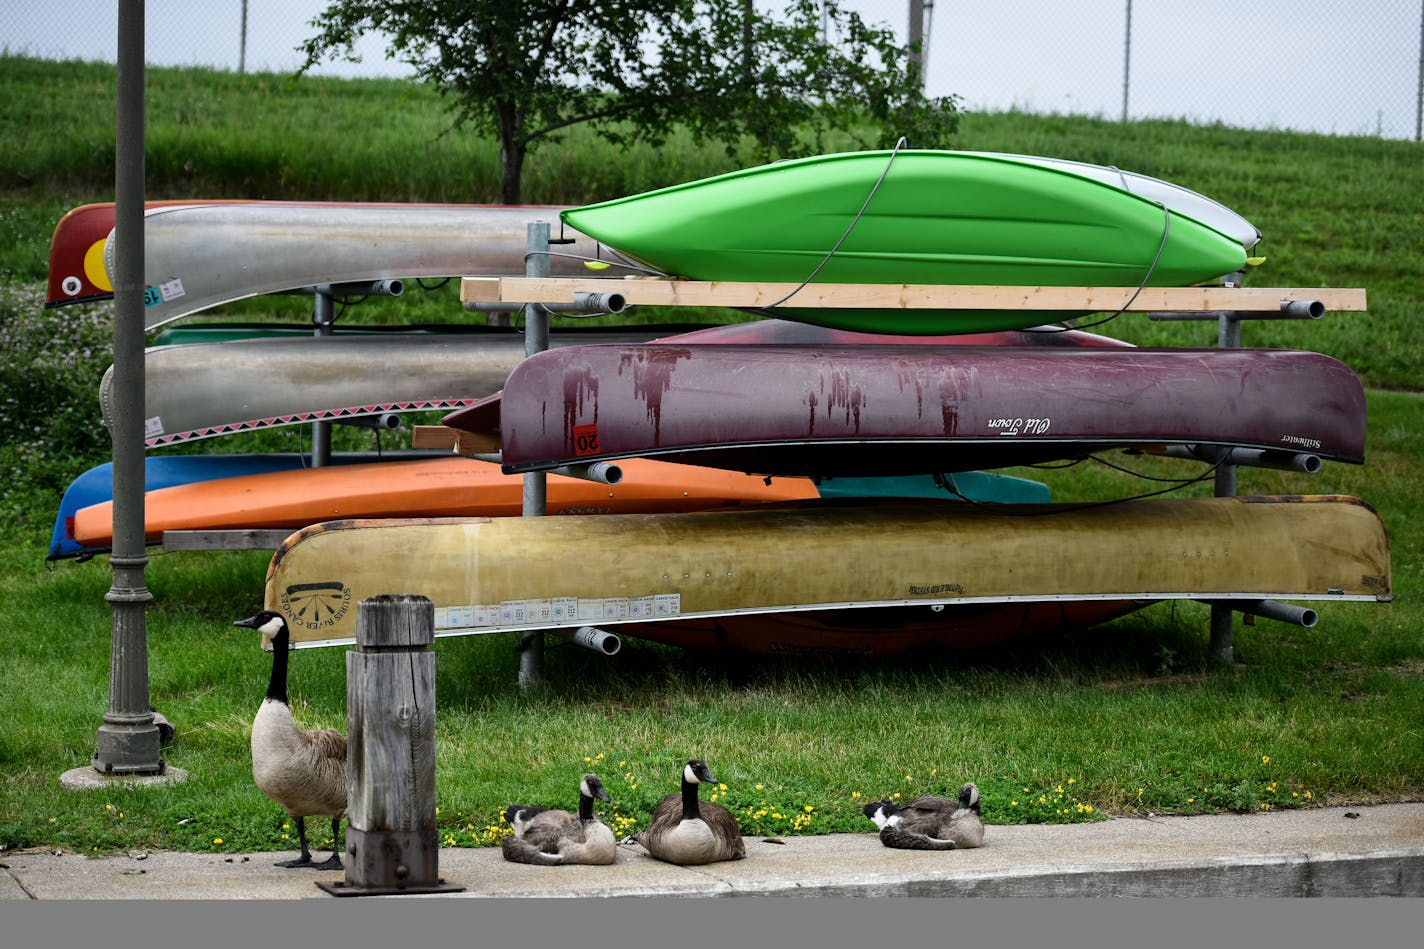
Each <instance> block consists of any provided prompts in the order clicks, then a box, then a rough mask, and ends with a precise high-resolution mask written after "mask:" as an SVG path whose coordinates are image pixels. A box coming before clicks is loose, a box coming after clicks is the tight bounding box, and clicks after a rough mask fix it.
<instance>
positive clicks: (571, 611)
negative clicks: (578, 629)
mask: <svg viewBox="0 0 1424 949" xmlns="http://www.w3.org/2000/svg"><path fill="white" fill-rule="evenodd" d="M549 618H550V619H552V620H576V619H578V600H577V599H575V598H574V597H571V596H556V597H554V598H553V600H551V601H550V610H549Z"/></svg>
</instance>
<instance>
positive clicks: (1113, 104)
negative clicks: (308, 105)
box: [0, 0, 1424, 141]
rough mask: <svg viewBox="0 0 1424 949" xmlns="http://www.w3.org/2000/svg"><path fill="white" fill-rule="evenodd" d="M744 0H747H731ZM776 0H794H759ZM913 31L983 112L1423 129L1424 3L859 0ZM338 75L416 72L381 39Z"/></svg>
mask: <svg viewBox="0 0 1424 949" xmlns="http://www.w3.org/2000/svg"><path fill="white" fill-rule="evenodd" d="M729 2H730V0H729ZM755 2H756V4H757V6H758V8H759V9H763V10H770V9H775V8H776V6H777V5H778V0H755ZM842 3H843V5H844V6H845V7H847V8H848V9H851V10H854V11H856V12H858V13H860V14H861V15H862V16H863V17H865V18H866V19H867V20H869V21H872V22H877V23H881V24H884V25H886V26H889V27H891V28H893V29H894V30H895V32H896V35H897V36H899V37H900V38H901V39H902V40H903V39H905V38H906V37H908V36H910V35H911V32H912V29H913V27H912V23H913V22H918V23H919V24H920V29H919V32H920V33H921V34H922V35H923V36H924V37H925V43H924V50H925V63H926V73H925V75H926V87H925V88H926V92H927V93H929V94H930V95H934V96H944V95H956V96H958V97H960V99H961V100H962V105H963V107H964V108H965V109H967V110H970V111H1003V110H1009V109H1017V110H1020V111H1025V112H1034V113H1045V114H1054V113H1057V114H1066V115H1091V116H1099V117H1104V118H1109V119H1124V118H1125V119H1142V118H1170V119H1186V120H1188V121H1190V122H1194V123H1221V124H1223V125H1229V126H1235V127H1241V128H1254V129H1291V130H1296V131H1307V132H1319V133H1324V134H1333V135H1369V136H1379V137H1384V138H1398V139H1413V140H1416V141H1418V140H1419V139H1420V132H1421V128H1420V103H1421V101H1424V92H1421V90H1424V85H1421V84H1422V83H1424V0H1367V2H1365V3H1361V4H1342V3H1336V2H1328V0H1255V2H1254V3H1241V2H1239V0H1195V2H1192V3H1182V2H1180V0H1178V2H1168V0H1072V2H1069V0H992V2H989V0H975V2H963V0H961V2H954V3H951V2H949V0H938V2H935V0H842ZM324 7H325V2H324V0H205V2H204V3H202V4H197V3H193V2H191V0H148V2H147V4H146V19H147V37H146V45H147V51H148V61H149V62H150V63H151V64H153V65H157V66H191V65H201V66H211V67H216V68H220V69H232V70H235V71H247V72H279V73H281V72H291V71H292V70H295V69H296V68H297V67H298V66H299V65H300V63H301V55H300V54H299V53H298V52H297V49H296V47H297V45H298V44H299V43H300V42H301V41H302V40H304V39H306V38H307V37H308V36H310V35H311V34H312V33H313V32H314V30H313V28H312V27H311V25H310V23H311V20H312V18H313V17H315V16H316V15H317V14H318V13H319V12H320V11H321V10H322V9H323V8H324ZM116 8H117V5H116V4H115V3H114V2H113V0H0V13H3V14H4V15H3V16H0V48H3V49H5V50H8V51H9V52H11V53H16V54H24V55H31V56H40V57H46V58H57V59H69V58H79V59H95V60H108V61H112V60H113V59H114V58H115V54H114V29H115V23H116V18H117V14H116ZM359 51H360V52H361V53H362V55H363V61H362V62H361V63H359V64H349V63H332V64H324V65H323V66H321V67H320V68H318V69H317V70H316V71H317V72H318V73H321V74H323V75H334V76H407V75H409V74H410V70H409V68H408V67H406V66H404V65H403V64H400V63H396V62H391V61H388V60H387V59H386V57H385V45H384V43H383V42H382V41H381V39H380V38H379V37H368V38H367V39H366V40H365V41H364V42H363V43H362V44H361V45H360V46H359Z"/></svg>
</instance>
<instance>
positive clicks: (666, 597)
mask: <svg viewBox="0 0 1424 949" xmlns="http://www.w3.org/2000/svg"><path fill="white" fill-rule="evenodd" d="M654 599H656V601H657V613H658V615H659V616H676V615H677V614H679V613H681V612H682V594H681V593H659V594H658V595H657V596H656V597H655V598H654Z"/></svg>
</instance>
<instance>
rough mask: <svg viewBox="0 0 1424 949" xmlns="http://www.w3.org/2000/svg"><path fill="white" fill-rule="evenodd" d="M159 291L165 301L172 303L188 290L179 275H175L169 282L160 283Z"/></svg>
mask: <svg viewBox="0 0 1424 949" xmlns="http://www.w3.org/2000/svg"><path fill="white" fill-rule="evenodd" d="M158 293H159V295H160V296H162V297H163V302H164V303H170V302H172V301H174V300H176V299H178V298H179V297H181V296H184V295H185V294H186V293H187V291H186V290H184V289H183V281H182V280H179V279H178V278H177V277H174V278H173V279H172V280H170V281H168V282H167V283H160V284H159V285H158Z"/></svg>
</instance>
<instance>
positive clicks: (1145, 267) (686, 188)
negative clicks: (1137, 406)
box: [560, 150, 1246, 335]
mask: <svg viewBox="0 0 1424 949" xmlns="http://www.w3.org/2000/svg"><path fill="white" fill-rule="evenodd" d="M560 217H561V218H562V219H563V221H564V222H565V223H566V224H567V225H568V226H569V227H572V228H575V229H577V230H578V231H580V232H582V233H584V234H586V235H588V236H589V237H592V238H594V239H595V240H597V241H599V242H600V243H602V244H604V245H606V246H607V247H609V248H611V249H612V250H614V251H616V252H617V253H620V254H622V255H624V256H625V257H627V258H630V259H632V260H633V261H636V262H638V263H639V264H642V265H643V266H646V267H648V268H651V269H653V270H656V271H659V272H661V273H663V274H667V275H670V276H679V277H687V278H689V279H693V280H717V281H737V282H773V283H793V284H799V283H801V282H803V281H807V282H812V283H872V284H875V283H878V284H900V283H905V284H940V285H995V286H1059V287H1076V286H1082V287H1136V286H1140V285H1145V286H1152V287H1180V286H1193V285H1196V284H1203V283H1220V282H1221V281H1222V278H1223V277H1225V276H1226V275H1229V274H1233V273H1235V272H1237V271H1240V270H1242V269H1243V268H1244V267H1245V265H1246V250H1245V248H1244V247H1243V246H1242V243H1241V242H1240V241H1239V240H1236V239H1233V238H1232V237H1230V236H1228V235H1226V234H1224V233H1222V232H1221V231H1219V230H1217V229H1215V228H1213V227H1211V226H1209V225H1207V224H1204V223H1202V222H1201V221H1200V220H1197V219H1196V218H1194V217H1191V216H1189V215H1188V214H1186V213H1183V212H1182V211H1181V210H1178V209H1175V208H1172V207H1170V206H1168V205H1165V204H1163V203H1159V202H1158V201H1155V200H1152V199H1149V198H1147V197H1144V196H1142V195H1139V194H1134V193H1132V192H1130V191H1127V190H1125V189H1123V188H1120V187H1117V186H1115V185H1113V184H1110V183H1108V182H1105V181H1102V180H1097V179H1095V178H1092V177H1088V176H1085V175H1081V174H1075V173H1073V172H1071V171H1068V170H1065V169H1063V168H1060V167H1054V166H1052V165H1049V164H1042V163H1033V162H1027V161H1023V160H1016V159H1015V158H1014V157H1010V156H1001V155H994V154H986V153H972V152H953V151H930V150H900V151H897V152H891V151H870V152H847V153H842V154H833V155H821V156H817V157H813V158H804V159H797V160H794V161H784V162H776V163H773V164H770V165H761V166H758V167H755V168H749V169H744V170H742V171H736V172H732V173H729V174H725V175H718V176H716V177H713V178H706V179H702V180H700V181H692V182H687V183H685V184H681V185H675V186H673V187H669V188H663V189H660V190H657V191H650V192H646V193H643V194H637V195H632V196H629V197H625V198H619V199H616V200H612V201H606V202H603V203H600V204H593V205H588V206H585V207H580V208H572V209H568V210H565V211H562V212H560ZM771 312H774V313H775V315H777V316H780V317H782V318H784V319H790V320H796V321H800V322H806V323H815V324H819V325H822V326H830V327H835V328H839V329H849V330H856V331H863V332H879V333H896V334H913V335H927V334H938V333H974V332H989V331H995V330H1006V329H1019V328H1023V327H1027V326H1032V325H1036V324H1039V323H1043V322H1044V321H1045V319H1060V320H1061V319H1067V318H1070V317H1073V316H1078V315H1081V314H1078V313H1064V314H1057V313H1048V314H1046V313H1044V312H1043V311H1037V312H1033V311H1022V310H1010V309H1003V310H943V311H936V310H910V309H874V310H864V309H862V310H855V309H839V308H825V309H817V308H809V307H808V308H802V307H794V306H788V307H780V308H773V310H772V311H771Z"/></svg>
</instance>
